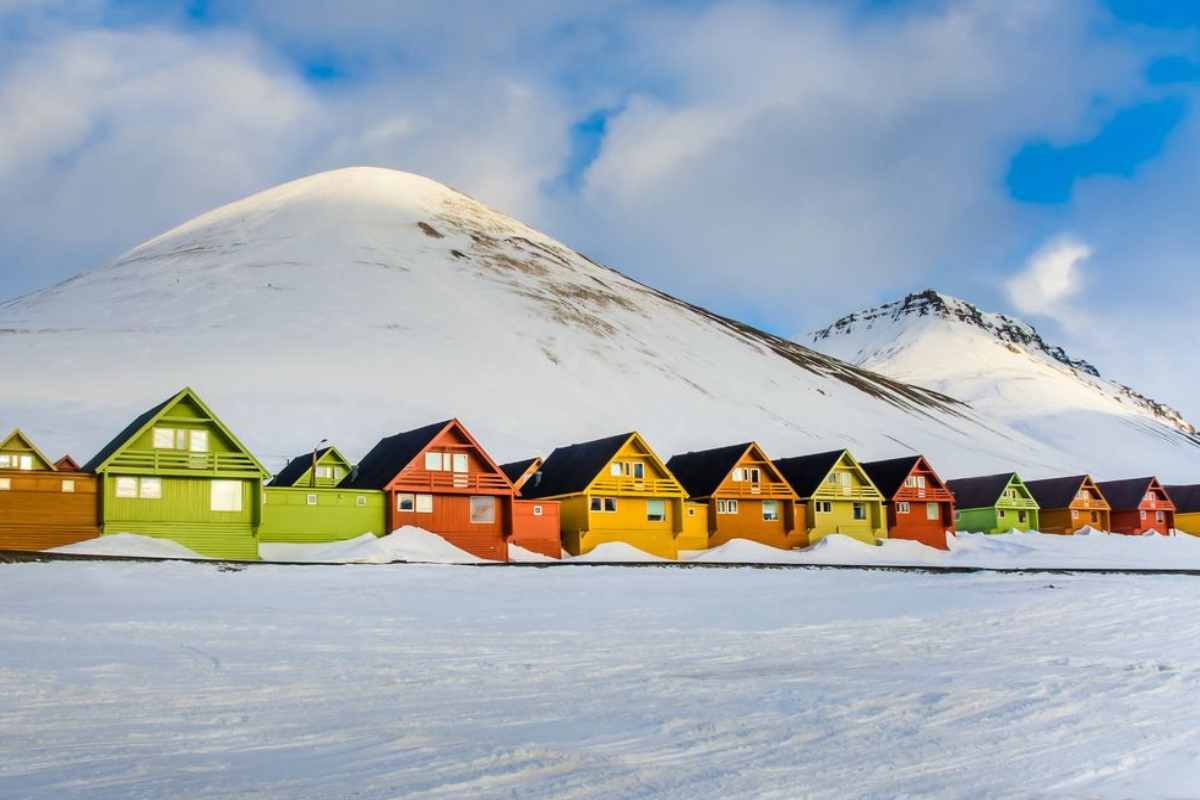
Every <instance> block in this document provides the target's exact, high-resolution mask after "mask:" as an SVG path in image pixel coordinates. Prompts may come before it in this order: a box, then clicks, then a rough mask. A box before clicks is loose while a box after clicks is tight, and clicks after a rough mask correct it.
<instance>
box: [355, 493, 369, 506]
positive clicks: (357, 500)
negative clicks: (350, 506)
mask: <svg viewBox="0 0 1200 800" xmlns="http://www.w3.org/2000/svg"><path fill="white" fill-rule="evenodd" d="M366 504H367V498H366V497H365V496H363V495H361V494H360V495H359V496H358V497H355V498H354V505H356V506H358V507H359V508H362V507H363V506H365V505H366Z"/></svg>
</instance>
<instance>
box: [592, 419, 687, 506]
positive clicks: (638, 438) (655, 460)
mask: <svg viewBox="0 0 1200 800" xmlns="http://www.w3.org/2000/svg"><path fill="white" fill-rule="evenodd" d="M630 446H632V447H633V448H634V449H635V450H638V451H640V452H639V455H641V456H642V457H643V458H646V459H648V460H649V461H650V464H651V466H652V467H653V468H654V469H655V470H656V471H657V472H658V474H659V476H660V477H658V478H657V479H656V480H658V481H660V482H667V483H670V484H672V485H673V488H672V490H671V491H668V492H665V493H663V494H676V493H677V494H679V496H680V497H686V496H687V492H685V491H684V489H683V485H682V484H680V483H679V479H678V478H676V477H675V475H674V473H672V472H671V470H669V469H667V465H666V463H665V462H664V461H663V460H662V459H661V458H659V457H658V454H657V453H655V452H654V449H653V448H652V447H650V445H649V444H647V442H646V440H645V439H643V438H642V435H641V434H640V433H638V432H637V431H634V432H633V433H630V434H629V435H628V436H627V437H625V441H623V442H622V443H621V445H620V446H619V447H618V448H617V449H616V450H614V451H613V453H612V455H611V456H609V458H608V459H607V460H606V461H605V462H604V465H603V466H602V467H601V468H600V471H599V472H597V473H596V474H595V475H593V476H592V479H591V480H590V481H588V485H587V488H586V489H585V491H588V492H590V491H592V489H593V487H594V486H595V485H596V483H597V482H599V481H602V480H604V479H606V478H608V477H609V465H611V464H612V463H613V462H614V461H616V460H617V459H618V458H620V456H621V451H622V450H624V449H625V448H627V447H630Z"/></svg>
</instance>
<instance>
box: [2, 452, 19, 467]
mask: <svg viewBox="0 0 1200 800" xmlns="http://www.w3.org/2000/svg"><path fill="white" fill-rule="evenodd" d="M15 457H16V456H10V455H8V454H7V453H0V469H8V468H9V467H11V466H13V459H14V458H15Z"/></svg>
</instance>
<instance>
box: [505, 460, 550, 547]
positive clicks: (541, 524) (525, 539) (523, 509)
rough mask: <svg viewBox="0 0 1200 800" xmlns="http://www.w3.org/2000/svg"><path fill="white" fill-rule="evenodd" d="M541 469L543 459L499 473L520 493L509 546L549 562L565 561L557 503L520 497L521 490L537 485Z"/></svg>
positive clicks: (516, 463)
mask: <svg viewBox="0 0 1200 800" xmlns="http://www.w3.org/2000/svg"><path fill="white" fill-rule="evenodd" d="M541 469H542V459H540V458H527V459H525V460H524V461H514V462H512V463H510V464H501V465H500V470H501V471H502V472H503V473H504V474H505V475H506V476H508V479H509V480H510V481H512V485H513V488H514V489H515V490H516V492H517V497H516V499H514V500H513V534H512V536H511V537H510V538H509V540H508V543H509V544H515V545H516V546H517V547H522V548H524V549H526V550H532V551H533V552H535V553H541V554H542V555H544V556H549V557H550V558H562V524H561V520H560V519H559V517H560V514H559V505H558V501H556V500H527V499H525V498H522V497H521V489H522V487H524V486H525V484H526V483H529V481H531V480H532V481H535V482H536V481H537V480H538V479H539V477H540V476H539V473H540V471H541Z"/></svg>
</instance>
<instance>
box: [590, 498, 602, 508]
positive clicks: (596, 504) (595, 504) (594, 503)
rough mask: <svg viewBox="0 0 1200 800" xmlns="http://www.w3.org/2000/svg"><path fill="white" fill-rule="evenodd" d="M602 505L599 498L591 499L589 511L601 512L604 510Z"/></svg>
mask: <svg viewBox="0 0 1200 800" xmlns="http://www.w3.org/2000/svg"><path fill="white" fill-rule="evenodd" d="M603 503H604V501H603V500H601V499H600V498H599V497H593V498H592V502H591V510H592V511H603V510H604V505H603Z"/></svg>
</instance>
